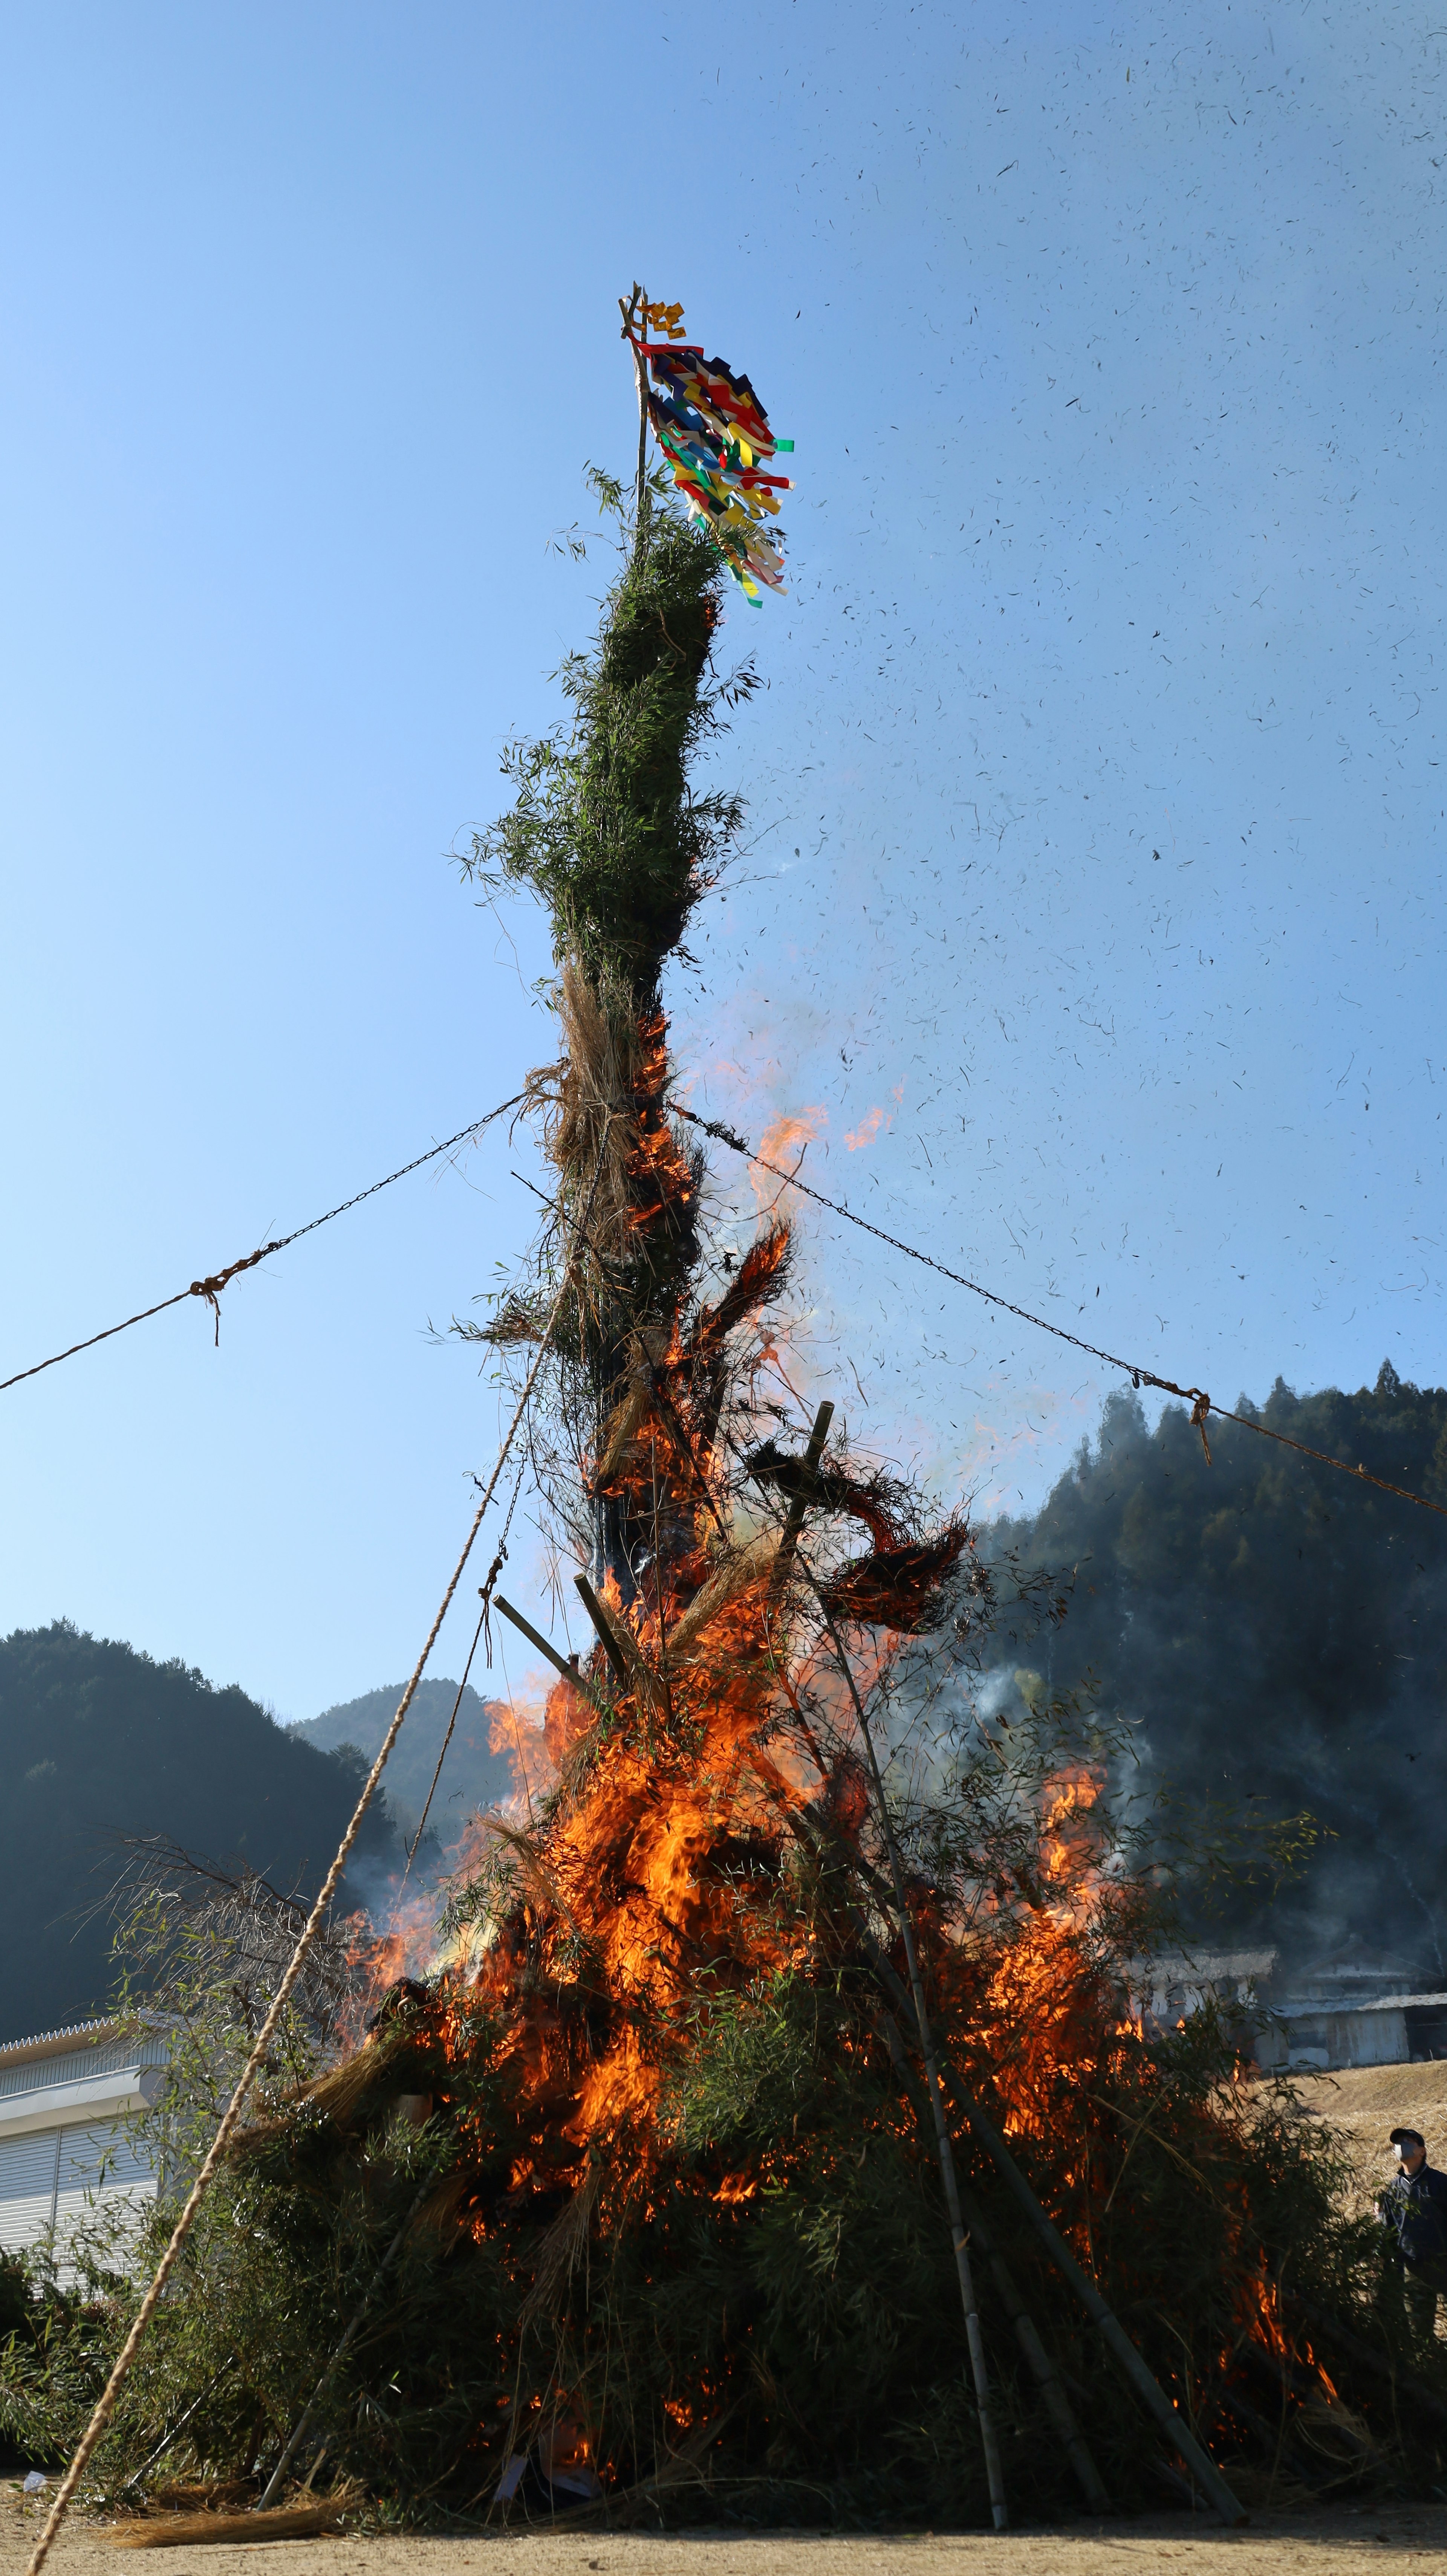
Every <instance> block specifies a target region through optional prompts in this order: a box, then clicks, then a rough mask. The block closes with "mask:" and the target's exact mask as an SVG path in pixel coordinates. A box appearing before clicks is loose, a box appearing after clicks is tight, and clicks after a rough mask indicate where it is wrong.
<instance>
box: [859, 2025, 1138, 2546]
mask: <svg viewBox="0 0 1447 2576" xmlns="http://www.w3.org/2000/svg"><path fill="white" fill-rule="evenodd" d="M884 2026H885V2033H886V2037H887V2039H888V2042H889V2053H890V2057H891V2059H892V2060H893V2063H894V2070H895V2073H896V2075H897V2076H898V2078H899V2080H900V2083H901V2084H902V2085H903V2087H904V2090H905V2091H906V2093H907V2094H908V2095H909V2099H910V2104H911V2107H912V2108H913V2111H914V2115H915V2118H916V2120H917V2121H918V2122H919V2124H920V2128H921V2131H922V2132H927V2130H928V2126H929V2117H928V2112H927V2109H926V2105H925V2102H924V2099H923V2097H922V2095H921V2092H920V2088H919V2084H918V2082H917V2080H916V2078H915V2076H914V2073H913V2071H912V2069H911V2067H910V2064H909V2060H908V2058H907V2057H906V2055H905V2050H904V2042H903V2039H902V2038H901V2036H900V2029H899V2024H898V2022H897V2021H896V2020H895V2018H894V2015H893V2013H892V2012H891V2011H890V2010H889V2008H888V2006H887V2005H886V2006H885V2007H884ZM955 2188H956V2190H957V2191H958V2193H959V2196H960V2209H961V2211H962V2213H963V2216H964V2220H965V2224H966V2226H967V2227H968V2229H969V2231H970V2240H971V2242H972V2244H974V2245H975V2246H976V2247H977V2248H978V2250H979V2252H980V2253H981V2254H983V2256H984V2258H985V2260H986V2262H987V2263H988V2264H989V2267H990V2277H991V2279H992V2280H993V2282H994V2284H995V2287H996V2289H997V2291H998V2292H999V2294H1000V2305H1001V2307H1002V2308H1003V2309H1004V2311H1005V2314H1006V2316H1007V2317H1008V2318H1009V2320H1010V2323H1011V2325H1012V2326H1013V2327H1014V2329H1015V2340H1016V2342H1017V2343H1018V2344H1019V2346H1020V2350H1021V2351H1022V2352H1023V2354H1024V2356H1025V2360H1026V2363H1027V2365H1028V2367H1029V2369H1030V2371H1031V2373H1032V2375H1033V2377H1034V2379H1035V2383H1036V2385H1037V2387H1038V2388H1039V2391H1040V2399H1041V2403H1042V2405H1043V2406H1044V2408H1045V2411H1046V2413H1047V2415H1048V2416H1049V2418H1050V2421H1051V2423H1052V2424H1053V2425H1054V2427H1055V2432H1056V2437H1057V2439H1058V2441H1059V2443H1060V2447H1061V2449H1062V2450H1063V2451H1064V2453H1065V2456H1066V2458H1067V2459H1068V2460H1069V2462H1070V2465H1071V2467H1072V2469H1073V2470H1074V2472H1075V2475H1076V2478H1077V2480H1078V2481H1079V2485H1080V2491H1081V2494H1082V2495H1083V2496H1084V2498H1085V2501H1086V2504H1087V2505H1088V2507H1089V2508H1090V2511H1091V2512H1092V2513H1109V2512H1110V2509H1111V2504H1110V2493H1109V2490H1108V2488H1107V2486H1106V2484H1105V2480H1104V2479H1103V2478H1102V2476H1101V2474H1100V2471H1099V2469H1098V2468H1097V2467H1096V2465H1095V2461H1094V2459H1093V2457H1092V2455H1091V2451H1090V2447H1089V2444H1088V2443H1087V2441H1086V2439H1085V2436H1084V2434H1083V2433H1082V2432H1081V2429H1080V2426H1079V2425H1078V2424H1077V2422H1076V2420H1075V2410H1074V2408H1073V2407H1072V2405H1071V2403H1070V2399H1069V2397H1068V2396H1067V2394H1066V2390H1065V2382H1064V2380H1063V2379H1062V2378H1061V2376H1060V2371H1059V2368H1058V2366H1057V2364H1056V2362H1055V2361H1054V2359H1053V2357H1052V2356H1051V2354H1049V2353H1048V2352H1047V2351H1046V2349H1045V2346H1044V2344H1043V2343H1042V2342H1041V2340H1040V2333H1039V2329H1038V2327H1037V2326H1036V2323H1035V2320H1034V2318H1033V2317H1032V2316H1031V2314H1030V2311H1029V2309H1028V2308H1027V2307H1026V2305H1025V2302H1024V2300H1023V2299H1022V2298H1021V2296H1020V2292H1019V2289H1018V2288H1017V2286H1016V2282H1015V2276H1014V2274H1013V2272H1012V2271H1011V2269H1010V2267H1009V2264H1008V2263H1007V2262H1006V2260H1005V2258H1004V2255H1003V2254H1002V2253H1001V2252H1000V2249H999V2247H998V2245H997V2244H996V2243H995V2240H994V2237H993V2236H992V2235H991V2233H990V2229H989V2225H988V2223H987V2221H986V2218H985V2214H984V2211H983V2210H982V2209H981V2207H980V2204H979V2202H978V2200H976V2198H975V2195H974V2193H973V2192H972V2191H971V2190H970V2189H969V2186H968V2185H967V2184H966V2183H964V2182H961V2181H960V2179H959V2176H958V2175H956V2178H955Z"/></svg>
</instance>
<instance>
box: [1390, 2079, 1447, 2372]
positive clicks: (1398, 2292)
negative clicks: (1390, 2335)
mask: <svg viewBox="0 0 1447 2576" xmlns="http://www.w3.org/2000/svg"><path fill="white" fill-rule="evenodd" d="M1390 2143H1391V2146H1392V2148H1393V2151H1394V2153H1395V2156H1396V2168H1397V2169H1396V2171H1395V2173H1394V2174H1393V2176H1392V2179H1391V2181H1390V2182H1389V2183H1388V2185H1387V2188H1386V2190H1385V2191H1384V2192H1383V2194H1382V2196H1381V2198H1380V2200H1379V2201H1378V2202H1377V2216H1378V2218H1379V2219H1380V2220H1381V2222H1382V2229H1383V2245H1382V2251H1383V2254H1384V2256H1385V2258H1386V2270H1385V2276H1384V2283H1383V2286H1384V2289H1385V2291H1386V2295H1387V2298H1388V2301H1389V2303H1390V2304H1391V2305H1392V2306H1393V2307H1396V2308H1397V2309H1398V2310H1399V2311H1400V2309H1401V2308H1402V2306H1403V2305H1405V2309H1406V2315H1407V2321H1408V2324H1409V2326H1410V2328H1411V2333H1412V2338H1413V2340H1414V2342H1415V2343H1417V2344H1418V2345H1419V2346H1420V2347H1422V2348H1423V2349H1428V2348H1430V2347H1431V2345H1432V2344H1433V2343H1434V2342H1435V2340H1436V2335H1437V2301H1438V2299H1439V2297H1441V2296H1442V2295H1443V2294H1444V2293H1447V2174H1440V2173H1437V2172H1436V2171H1435V2170H1434V2169H1433V2167H1432V2166H1431V2165H1429V2164H1428V2162H1427V2146H1426V2141H1425V2139H1424V2138H1423V2136H1422V2134H1421V2131H1420V2130H1419V2129H1394V2130H1393V2131H1392V2134H1391V2140H1390Z"/></svg>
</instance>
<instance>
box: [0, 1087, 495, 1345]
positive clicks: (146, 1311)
mask: <svg viewBox="0 0 1447 2576" xmlns="http://www.w3.org/2000/svg"><path fill="white" fill-rule="evenodd" d="M526 1098H527V1093H526V1092H525V1091H519V1092H517V1093H515V1094H514V1096H513V1098H512V1099H511V1100H504V1101H502V1102H500V1103H499V1105H498V1107H497V1108H496V1109H489V1111H488V1113H487V1116H486V1117H485V1118H476V1119H474V1120H473V1123H472V1125H471V1126H470V1127H460V1128H459V1129H458V1131H457V1134H456V1135H455V1136H449V1137H448V1138H447V1141H446V1143H445V1144H442V1145H429V1146H428V1148H427V1151H426V1153H425V1154H415V1155H414V1156H413V1158H412V1160H411V1162H410V1163H403V1164H401V1165H400V1166H399V1168H398V1169H397V1170H396V1171H395V1172H389V1173H388V1174H387V1176H386V1179H385V1180H381V1181H372V1182H371V1183H370V1184H369V1185H368V1187H367V1188H366V1189H364V1190H358V1191H357V1193H356V1195H355V1197H353V1198H349V1199H343V1200H342V1203H341V1205H340V1207H334V1208H328V1210H327V1212H326V1215H325V1216H314V1217H312V1219H311V1220H310V1222H309V1223H308V1224H306V1225H299V1226H298V1227H297V1228H296V1230H295V1232H294V1233H292V1234H283V1235H280V1236H278V1238H277V1240H276V1242H275V1243H263V1244H261V1245H259V1246H258V1248H257V1250H256V1251H255V1252H247V1253H244V1254H243V1255H242V1257H241V1259H240V1260H239V1261H228V1262H227V1264H226V1266H225V1268H224V1269H223V1270H215V1271H213V1272H212V1273H211V1275H210V1277H209V1278H207V1279H193V1280H192V1282H191V1285H190V1287H189V1288H178V1289H177V1290H176V1293H175V1295H174V1297H163V1298H162V1299H161V1302H160V1304H159V1305H158V1306H143V1307H142V1308H141V1311H140V1313H139V1314H138V1315H127V1317H126V1319H125V1322H124V1323H122V1324H107V1326H106V1328H105V1331H104V1332H103V1333H92V1334H91V1335H90V1336H89V1338H88V1339H87V1340H86V1341H83V1342H72V1343H71V1345H70V1348H69V1350H65V1351H53V1352H52V1353H51V1356H50V1358H49V1359H48V1360H37V1361H36V1363H35V1365H34V1367H33V1368H25V1369H17V1370H16V1372H15V1375H14V1376H13V1377H0V1395H3V1394H4V1392H5V1390H6V1388H7V1387H8V1386H19V1385H20V1384H21V1383H22V1382H23V1380H24V1379H26V1378H28V1377H39V1376H41V1375H42V1373H43V1372H44V1371H45V1370H46V1369H52V1368H59V1366H60V1363H61V1361H62V1360H73V1359H74V1358H75V1356H76V1353H77V1352H78V1351H93V1350H94V1349H95V1346H96V1344H97V1342H108V1341H111V1340H112V1339H113V1338H114V1336H115V1335H116V1334H117V1333H128V1332H129V1331H130V1329H131V1326H132V1324H145V1323H149V1321H150V1319H151V1317H152V1315H164V1314H165V1312H166V1310H167V1308H168V1307H170V1306H184V1305H185V1303H186V1300H187V1298H188V1297H204V1298H205V1300H206V1303H207V1305H208V1306H209V1307H210V1309H211V1312H212V1314H213V1315H214V1316H215V1318H216V1340H217V1343H218V1345H219V1343H220V1340H221V1291H222V1289H223V1288H225V1287H227V1286H229V1284H230V1282H231V1281H232V1280H233V1279H236V1278H238V1277H239V1276H240V1274H241V1272H242V1271H243V1270H254V1269H255V1268H256V1265H257V1263H258V1261H265V1260H266V1259H267V1257H268V1255H269V1254H271V1253H273V1252H285V1250H286V1248H287V1246H288V1244H292V1243H300V1241H301V1239H302V1236H303V1235H304V1234H315V1233H316V1230H317V1227H318V1226H319V1225H330V1224H331V1222H332V1219H333V1217H337V1216H345V1215H346V1214H347V1212H348V1210H349V1209H351V1208H354V1207H360V1206H361V1204H362V1201H363V1199H373V1198H375V1197H376V1195H377V1192H378V1190H389V1189H390V1188H391V1186H392V1183H393V1182H394V1181H405V1179H406V1178H407V1175H408V1173H409V1172H420V1170H421V1169H422V1166H423V1164H424V1163H435V1162H436V1160H437V1157H438V1155H439V1154H450V1153H451V1152H452V1149H453V1147H454V1146H455V1145H465V1144H466V1142H467V1140H468V1138H469V1137H470V1136H480V1135H481V1134H482V1131H483V1129H484V1127H490V1126H491V1125H492V1122H493V1120H494V1118H503V1117H505V1116H506V1114H507V1112H508V1110H509V1109H519V1108H521V1106H522V1104H523V1102H524V1101H525V1100H526Z"/></svg>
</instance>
